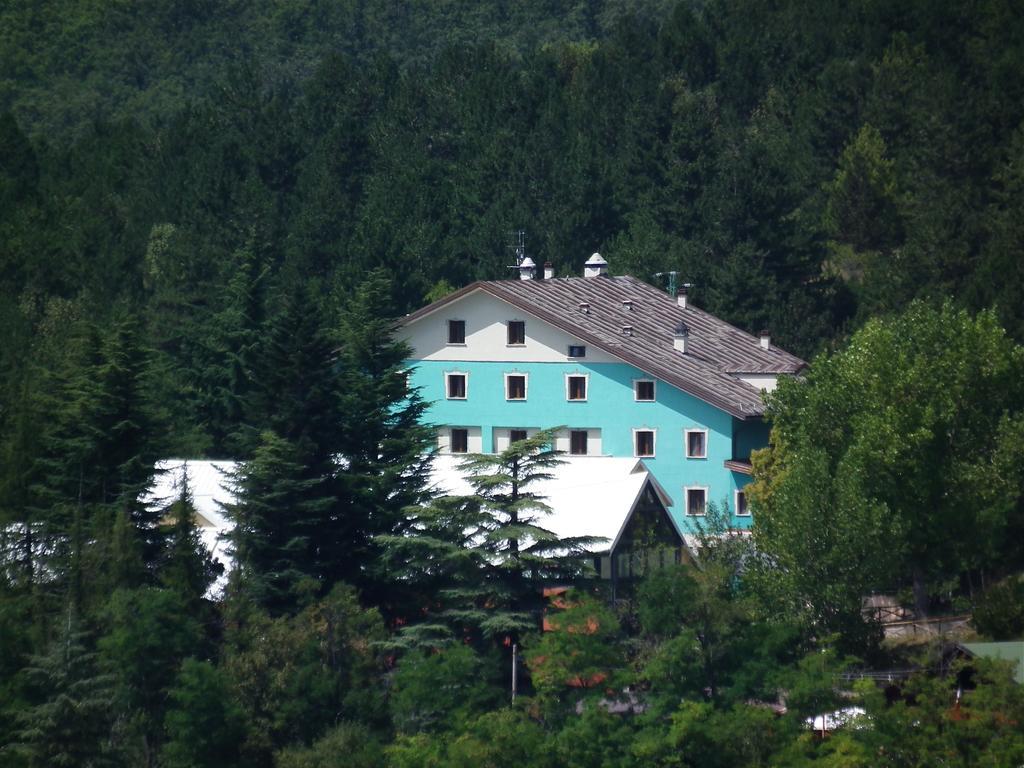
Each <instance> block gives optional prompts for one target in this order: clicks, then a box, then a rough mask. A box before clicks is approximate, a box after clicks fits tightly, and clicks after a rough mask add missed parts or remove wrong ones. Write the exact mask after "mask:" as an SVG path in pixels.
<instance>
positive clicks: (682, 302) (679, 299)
mask: <svg viewBox="0 0 1024 768" xmlns="http://www.w3.org/2000/svg"><path fill="white" fill-rule="evenodd" d="M687 291H688V289H687V287H686V286H685V285H684V286H683V287H682V288H680V289H679V290H678V291H677V292H676V303H677V304H678V305H679V306H680V307H682V308H683V309H686V293H687Z"/></svg>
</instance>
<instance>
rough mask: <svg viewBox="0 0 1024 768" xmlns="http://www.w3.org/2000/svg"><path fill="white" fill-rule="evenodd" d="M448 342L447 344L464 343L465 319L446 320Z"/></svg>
mask: <svg viewBox="0 0 1024 768" xmlns="http://www.w3.org/2000/svg"><path fill="white" fill-rule="evenodd" d="M448 343H449V344H465V343H466V321H465V320H449V321H448Z"/></svg>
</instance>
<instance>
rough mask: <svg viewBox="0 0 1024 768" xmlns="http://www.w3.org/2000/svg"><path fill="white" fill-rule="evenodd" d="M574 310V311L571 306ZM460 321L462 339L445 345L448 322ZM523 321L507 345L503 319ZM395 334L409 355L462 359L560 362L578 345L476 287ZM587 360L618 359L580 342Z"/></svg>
mask: <svg viewBox="0 0 1024 768" xmlns="http://www.w3.org/2000/svg"><path fill="white" fill-rule="evenodd" d="M577 311H578V310H577ZM449 320H464V321H465V323H466V343H465V344H464V345H463V344H459V345H449V344H448V321H449ZM508 320H522V321H524V322H525V323H526V343H525V344H523V345H521V346H509V345H508V344H507V341H508V329H507V326H506V321H508ZM397 335H398V338H400V339H402V340H404V341H405V342H407V343H408V344H409V346H410V347H412V358H413V359H414V360H468V361H502V362H506V361H508V362H524V363H526V362H534V363H564V362H566V361H567V360H569V359H570V358H569V356H568V354H569V345H570V344H584V343H583V342H582V341H580V340H579V339H577V338H575V337H574V336H572V335H571V334H568V333H566V332H564V331H562V330H559V329H558V328H555V327H554V326H552V325H550V324H549V323H546V322H544V321H543V320H540V319H538V318H536V317H534V316H533V315H530V314H529V313H527V312H523V311H522V310H520V309H517V308H516V307H513V306H512V305H511V304H508V303H506V302H504V301H501V300H500V299H496V298H494V297H493V296H491V295H489V294H487V293H485V292H484V291H482V290H477V291H474V292H473V293H471V294H469V295H467V296H463V297H462V298H461V299H458V300H456V301H453V302H451V303H450V304H447V305H445V306H443V307H441V308H440V309H438V310H437V311H435V312H432V313H431V314H429V315H427V316H426V317H423V318H421V319H420V320H418V321H417V322H415V323H413V324H412V325H411V326H405V327H403V328H401V329H400V330H399V331H398V334H397ZM584 346H586V348H587V356H586V357H585V358H582V360H583V361H586V362H588V363H618V362H620V360H619V359H618V358H617V357H614V356H612V355H609V354H608V353H606V352H603V351H601V350H599V349H597V348H596V347H594V346H592V345H589V344H584Z"/></svg>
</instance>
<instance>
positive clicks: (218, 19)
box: [0, 0, 1024, 419]
mask: <svg viewBox="0 0 1024 768" xmlns="http://www.w3.org/2000/svg"><path fill="white" fill-rule="evenodd" d="M472 5H473V8H474V9H475V10H474V12H473V13H463V11H465V10H466V9H465V8H464V7H463V6H462V5H460V4H457V3H453V4H451V5H448V4H423V5H417V4H410V5H406V4H402V6H401V7H402V8H405V9H406V10H405V12H404V13H403V14H400V15H399V17H398V18H397V19H392V18H391V17H390V16H389V15H388V13H387V12H386V10H387V9H388V8H391V6H390V4H383V3H373V2H367V3H357V4H337V5H334V4H324V5H323V6H320V5H317V4H294V5H281V4H265V5H264V4H259V3H240V2H239V3H225V4H222V3H212V4H206V3H191V4H174V5H172V6H167V7H170V8H173V9H174V11H173V12H171V11H166V10H165V6H164V5H163V4H153V5H147V4H137V3H133V4H125V5H123V6H122V5H114V6H111V5H110V4H107V3H100V4H95V5H92V4H75V5H73V7H72V6H69V7H65V6H64V5H62V4H59V3H43V4H39V3H12V4H6V5H5V7H4V10H3V11H2V13H3V20H2V23H0V29H2V30H4V31H3V33H2V34H3V38H2V40H3V45H2V47H0V58H2V61H3V62H4V63H3V66H2V67H0V71H2V72H3V76H4V81H3V90H2V92H0V108H2V109H5V110H7V113H6V115H5V116H4V117H3V118H2V120H0V146H2V148H3V149H2V155H0V156H2V157H3V165H2V174H3V175H2V183H0V196H2V200H3V202H2V208H0V210H2V213H0V232H2V233H3V234H2V238H0V243H2V245H0V248H2V251H0V265H2V269H0V276H2V277H0V279H2V284H0V291H2V296H3V302H2V305H0V306H2V311H3V318H2V327H3V329H4V338H3V345H2V347H3V350H4V351H3V363H2V368H0V370H2V371H3V391H4V393H5V394H4V401H5V402H6V401H8V398H9V397H10V392H11V389H12V387H13V388H14V389H17V383H16V380H17V379H18V377H20V376H21V375H22V374H24V373H25V371H24V366H23V363H24V362H25V361H26V360H27V359H29V358H30V357H31V356H32V354H31V351H30V345H31V344H32V343H33V340H38V339H39V337H40V332H41V331H45V329H46V328H49V327H50V326H52V325H53V323H54V322H57V320H56V315H61V313H63V315H62V316H67V315H68V313H71V314H74V315H76V316H89V317H91V318H94V319H96V320H99V321H101V322H102V321H103V319H104V318H105V317H107V316H108V315H109V313H110V312H111V311H112V310H113V308H114V307H116V306H122V307H126V308H129V309H130V310H131V311H136V312H142V313H144V314H145V315H146V317H147V321H146V326H147V330H146V335H147V339H148V340H149V342H150V343H152V344H153V345H155V346H157V347H158V348H159V349H160V351H161V353H162V354H165V355H169V356H170V360H169V365H170V366H171V367H172V368H173V369H174V375H176V376H181V377H183V383H189V382H192V381H194V380H195V379H196V378H197V377H198V376H200V375H201V374H202V371H200V370H198V369H197V366H198V365H199V364H198V363H197V361H196V360H195V358H196V356H197V352H196V350H195V348H194V347H195V345H197V344H201V343H204V342H205V341H206V339H208V337H209V336H210V334H211V333H214V332H215V330H214V328H212V327H211V325H216V324H217V323H216V321H215V320H214V315H215V310H216V309H218V308H220V307H222V305H223V301H224V299H223V297H224V294H225V292H226V291H228V290H229V286H230V285H231V283H232V281H233V280H234V279H236V278H237V277H238V274H239V268H238V265H239V262H240V260H242V259H243V257H242V256H241V254H243V253H244V254H247V256H246V257H245V258H251V259H253V260H254V261H255V263H256V264H257V265H258V266H257V271H260V272H261V273H262V271H263V270H266V271H267V274H266V278H265V280H264V284H265V288H266V296H267V299H268V300H269V301H271V302H272V301H273V297H274V296H276V295H277V294H278V293H279V291H280V290H282V289H283V287H284V286H286V285H287V284H288V283H289V282H291V281H293V280H295V279H301V280H302V281H303V282H305V283H307V285H308V286H309V287H310V290H311V291H312V292H313V294H314V296H316V297H317V298H318V299H319V300H322V301H323V302H325V304H326V305H327V306H328V307H329V308H336V307H337V306H338V305H339V302H340V301H341V300H342V298H343V297H344V296H345V295H347V294H348V293H350V292H351V290H352V287H353V286H354V285H355V284H356V283H358V282H359V280H360V279H361V276H362V275H364V274H365V273H366V271H367V270H368V269H370V268H372V267H377V266H380V267H383V268H385V269H386V270H387V271H388V272H389V273H391V274H393V275H395V276H399V278H400V279H399V280H398V281H397V283H396V285H397V286H398V287H397V288H396V290H395V292H394V296H393V305H392V306H391V307H385V308H382V309H383V310H390V311H392V312H404V311H408V310H409V309H410V308H413V307H416V306H418V305H420V304H421V303H422V302H423V301H424V300H425V296H426V295H427V294H429V293H430V291H431V290H432V288H435V287H436V286H445V285H449V286H456V287H457V286H458V285H461V284H464V283H466V282H468V281H470V280H472V279H475V278H481V277H502V276H506V275H508V272H507V270H506V265H507V263H508V261H509V254H508V251H507V248H506V246H507V244H508V233H509V231H510V230H512V229H520V228H521V229H524V230H525V231H526V233H527V245H528V248H529V250H530V252H531V254H532V255H533V256H534V257H535V258H536V259H538V261H543V260H551V261H552V262H554V264H555V266H556V269H557V271H558V272H559V273H560V274H575V273H576V272H577V271H578V270H579V265H580V262H581V260H582V259H583V258H585V256H586V255H587V254H589V253H590V252H592V251H594V250H601V251H602V253H604V254H605V255H606V256H607V257H608V259H609V260H610V262H611V264H612V268H613V271H618V272H620V273H621V272H630V273H633V274H636V275H638V276H640V277H643V278H644V279H653V278H652V275H653V273H654V272H656V271H663V270H668V269H675V270H678V271H680V272H681V274H682V276H683V278H684V279H685V280H687V281H689V282H692V283H695V284H696V285H697V288H696V301H697V303H698V304H701V305H702V306H705V307H706V308H708V309H710V310H711V311H713V312H716V313H718V314H720V315H722V316H724V317H726V318H727V319H729V320H732V321H733V322H735V323H737V324H738V325H740V326H741V327H745V328H747V329H749V330H758V329H759V328H760V327H762V326H767V327H769V328H771V329H772V331H773V332H774V334H775V337H776V338H778V339H779V341H780V343H782V344H783V345H785V346H787V347H788V348H790V349H792V350H794V351H796V352H798V353H800V354H802V355H805V356H808V357H809V356H811V355H812V354H813V353H814V352H816V351H817V350H819V349H821V348H823V347H827V346H829V345H831V344H833V343H834V342H835V341H836V340H837V339H839V338H842V336H843V335H844V334H845V333H846V332H848V330H849V329H850V328H851V327H853V326H855V325H857V324H859V323H860V322H862V320H863V319H864V318H865V317H868V316H871V315H873V314H877V313H884V312H888V311H891V310H895V309H899V308H901V307H902V306H904V305H905V304H906V303H907V301H908V300H909V299H911V298H912V297H917V296H922V297H935V296H939V295H952V296H953V297H954V298H955V300H956V301H958V302H962V303H963V304H965V305H966V306H968V307H970V308H972V309H977V308H981V307H987V306H995V307H996V308H997V311H998V312H999V317H1000V319H1001V321H1002V322H1003V324H1004V325H1005V326H1006V327H1007V328H1009V329H1010V331H1011V332H1012V333H1013V334H1014V335H1016V336H1017V337H1018V338H1021V337H1022V335H1024V323H1022V320H1021V317H1020V307H1021V306H1022V292H1021V284H1022V278H1021V267H1020V259H1019V258H1018V257H1017V256H1018V252H1019V247H1020V238H1021V235H1020V231H1019V230H1020V226H1019V222H1020V220H1021V216H1020V215H1019V213H1020V210H1021V205H1022V194H1024V192H1022V187H1021V179H1020V177H1021V157H1022V155H1021V153H1022V146H1024V144H1022V142H1024V137H1022V133H1021V131H1020V124H1021V119H1022V111H1024V98H1022V97H1024V93H1022V90H1024V82H1022V81H1024V78H1021V76H1020V71H1021V66H1020V65H1021V62H1022V61H1024V51H1022V46H1024V43H1022V42H1021V32H1020V30H1021V28H1022V26H1024V22H1022V20H1021V18H1020V14H1021V11H1020V8H1019V6H1018V5H1017V4H1015V3H1012V2H1008V1H999V0H995V1H993V2H986V3H978V4H945V3H931V2H918V3H901V4H898V5H894V4H892V3H885V2H877V3H875V2H859V3H853V4H849V3H832V4H830V3H819V2H814V3H811V2H807V3H801V2H789V3H784V4H782V5H779V6H777V5H776V4H774V3H763V4H761V3H745V4H743V6H742V7H740V6H737V5H735V4H731V3H714V2H712V3H708V4H706V5H703V6H693V5H690V4H686V3H683V4H680V5H678V6H676V7H674V8H671V9H667V8H666V9H662V8H661V6H660V5H657V4H656V5H653V6H650V7H649V8H648V9H647V10H646V11H645V12H644V13H642V14H639V15H635V14H631V13H627V12H626V11H625V10H624V6H623V5H621V4H615V3H580V4H578V6H568V5H567V6H565V7H562V6H560V5H558V4H554V5H542V4H518V3H516V4H508V5H505V4H498V3H495V4H493V7H492V6H491V5H490V4H472ZM503 9H504V10H503ZM453 19H457V21H453ZM361 20H362V21H361ZM360 30H362V31H360ZM442 30H443V32H442ZM83 105H84V106H83ZM55 313H56V315H55ZM55 332H56V331H55ZM184 389H187V387H184V388H183V387H177V388H176V391H178V392H181V391H184ZM176 397H177V396H176ZM179 405H180V407H179V411H180V418H183V419H188V418H189V416H188V414H189V413H193V412H194V410H195V409H194V404H193V403H187V402H183V403H180V404H179ZM5 411H6V412H8V413H9V409H8V408H5Z"/></svg>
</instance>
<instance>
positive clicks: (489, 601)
mask: <svg viewBox="0 0 1024 768" xmlns="http://www.w3.org/2000/svg"><path fill="white" fill-rule="evenodd" d="M555 432H556V428H552V429H547V430H542V431H540V432H537V433H536V434H535V435H534V436H532V437H530V438H527V439H526V440H521V441H518V442H515V443H512V445H510V446H509V447H508V448H506V449H505V450H504V451H502V452H501V453H500V454H494V455H490V454H480V455H473V456H469V457H467V458H466V460H465V462H464V464H463V470H464V471H465V472H466V473H467V475H468V480H469V483H470V485H471V486H472V487H473V490H474V492H475V493H474V495H473V496H467V497H445V498H442V499H439V500H437V501H436V502H435V503H434V504H433V505H431V506H430V507H427V508H425V509H423V510H422V511H420V512H418V513H415V514H411V515H410V527H409V529H408V530H407V531H406V532H405V534H404V535H402V536H387V537H384V541H385V543H386V544H387V545H388V547H389V549H390V560H391V563H392V564H393V565H394V567H395V568H396V573H397V575H398V576H399V577H400V578H404V579H408V580H411V581H415V580H416V579H419V578H421V577H422V576H423V575H426V576H427V577H428V578H429V579H430V580H431V582H430V583H432V584H434V585H436V586H437V588H438V592H439V596H440V601H439V602H440V605H438V606H436V608H437V610H436V611H433V612H432V615H430V617H429V618H428V619H427V620H426V621H425V622H423V623H422V624H413V625H412V626H411V627H410V629H409V630H408V631H407V632H406V639H407V640H409V641H412V644H418V643H417V641H420V642H422V641H426V642H431V641H434V642H436V638H437V637H438V636H443V633H444V630H445V628H446V627H447V628H454V629H455V630H456V632H457V633H458V634H459V635H461V634H462V633H463V632H464V631H465V630H467V629H468V630H471V631H474V632H478V633H479V634H480V635H482V636H483V637H488V638H496V637H501V636H505V637H515V636H518V635H519V634H521V633H523V632H527V631H530V630H532V629H535V628H536V627H537V625H538V621H539V616H540V611H541V609H542V607H543V600H542V597H541V588H542V586H543V585H544V583H545V582H546V581H547V580H550V579H555V580H558V581H560V582H564V581H566V580H572V579H574V578H576V577H578V576H580V575H581V574H582V573H583V572H584V567H585V566H584V562H583V559H584V556H585V554H586V548H587V547H588V546H590V545H591V544H593V543H594V542H595V540H594V539H593V538H592V537H573V538H560V537H558V536H557V535H556V534H555V533H553V532H552V531H550V530H547V529H546V528H544V527H543V519H544V516H545V515H546V514H549V513H550V511H551V510H550V508H549V507H548V506H547V504H546V503H545V502H544V499H543V498H542V497H541V496H540V495H538V493H537V492H536V491H535V490H533V489H532V488H531V486H532V485H534V484H535V483H537V482H538V481H540V480H545V479H548V478H550V477H552V475H553V473H555V472H557V468H558V464H559V463H560V462H561V459H560V457H559V452H558V451H556V450H555V449H554V448H553V447H552V442H553V440H554V435H555Z"/></svg>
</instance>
